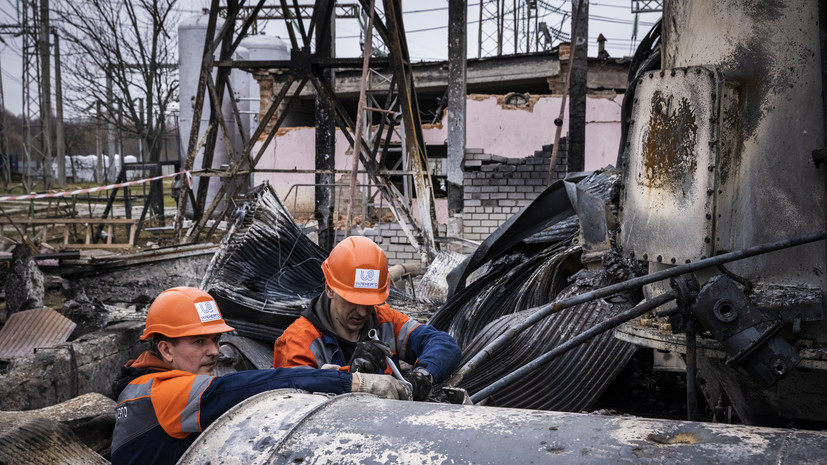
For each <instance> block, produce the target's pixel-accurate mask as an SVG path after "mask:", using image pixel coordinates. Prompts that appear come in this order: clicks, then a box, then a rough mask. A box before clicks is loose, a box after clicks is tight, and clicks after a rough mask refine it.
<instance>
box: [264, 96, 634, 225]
mask: <svg viewBox="0 0 827 465" xmlns="http://www.w3.org/2000/svg"><path fill="white" fill-rule="evenodd" d="M500 100H501V97H500ZM561 100H562V98H561V97H560V96H545V95H544V96H532V102H533V105H530V106H529V108H519V109H518V108H514V107H509V106H507V105H501V104H499V103H498V96H495V95H469V96H468V99H467V124H466V147H467V148H469V149H483V150H484V151H485V153H490V154H494V155H501V156H504V157H509V158H524V157H527V156H529V155H533V154H534V151H535V150H541V149H542V146H543V145H548V144H552V143H553V142H554V131H555V126H554V119H555V118H556V117H557V116H558V114H559V112H560V102H561ZM622 100H623V96H622V95H616V96H615V95H612V96H610V97H589V98H588V99H587V107H586V170H588V171H591V170H596V169H599V168H603V167H605V166H607V165H610V164H611V165H614V163H615V159H616V157H617V147H618V144H619V142H620V104H621V102H622ZM443 123H444V120H443ZM567 131H568V111H566V115H565V117H564V123H563V131H562V134H563V136H565V135H566V133H567ZM423 135H424V137H425V141H426V143H428V144H444V143H445V141H446V139H447V130H446V129H445V125H444V124H438V125H426V126H425V127H423ZM314 147H315V135H314V128H312V127H297V128H286V129H281V130H280V131H279V133H278V134H277V135H276V137H275V138H274V141H273V143H271V144H270V147H269V148H268V149H267V151H266V152H265V153H264V155H263V156H262V159H261V161H260V162H259V165H258V166H259V168H263V169H267V168H277V169H300V170H312V169H314V166H315V152H314V151H315V149H314ZM347 148H348V143H347V140H346V139H345V137H344V136H343V135H342V134H341V132H340V131H338V130H337V132H336V169H350V168H351V163H352V161H351V157H350V156H348V155H346V154H345V151H346V150H347ZM258 149H259V145H258V144H257V145H256V147H255V148H254V153H255V151H257V150H258ZM265 179H267V180H269V181H270V184H271V185H273V186H274V188H275V189H276V192H277V193H278V195H279V197H280V198H281V199H282V201H283V202H284V203H285V205H286V206H287V207H288V208H289V209H291V210H293V209H294V208H295V209H296V210H297V211H299V212H312V211H313V205H314V189H313V186H302V184H312V183H313V182H314V176H313V174H312V173H308V174H296V173H289V174H288V173H256V175H255V180H254V182H255V184H259V183H261V182H262V181H263V180H265ZM359 181H360V182H361V181H362V180H361V179H360V180H359ZM291 186H293V187H292V189H291ZM412 209H413V210H414V211H415V210H416V207H415V206H412ZM294 213H295V212H294ZM437 213H438V214H437V217H438V220H439V221H440V222H444V221H445V218H446V217H447V207H446V206H444V205H441V203H439V202H438V203H437Z"/></svg>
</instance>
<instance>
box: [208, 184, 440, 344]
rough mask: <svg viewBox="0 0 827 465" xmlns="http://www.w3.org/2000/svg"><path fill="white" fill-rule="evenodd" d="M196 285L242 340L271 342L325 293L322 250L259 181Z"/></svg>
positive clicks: (397, 302) (405, 301)
mask: <svg viewBox="0 0 827 465" xmlns="http://www.w3.org/2000/svg"><path fill="white" fill-rule="evenodd" d="M247 199H248V202H247V203H246V204H244V205H243V206H242V207H240V208H239V209H238V210H237V211H236V213H235V215H234V217H233V224H232V227H231V228H230V230H229V231H227V233H226V234H225V235H224V238H223V239H222V241H221V246H220V248H219V250H218V252H217V253H216V255H215V256H214V257H213V260H212V261H211V262H210V265H209V266H208V268H207V271H206V273H205V276H204V280H203V282H202V284H201V288H202V289H204V290H206V291H208V292H209V293H210V294H211V295H212V296H213V297H215V300H216V301H217V302H218V304H219V306H220V307H221V311H222V313H223V315H224V317H225V319H227V320H228V322H229V324H230V325H231V326H233V327H234V328H236V330H237V332H238V334H239V335H241V336H245V337H251V338H254V339H258V340H262V341H266V342H268V343H272V342H274V341H275V340H276V338H278V336H279V335H281V333H282V332H283V331H284V329H285V328H287V326H289V325H290V323H292V322H293V321H294V320H295V319H296V318H298V316H299V314H300V313H301V312H302V310H303V309H304V307H305V306H306V305H307V304H308V303H309V302H310V300H311V299H313V298H314V297H316V296H318V295H319V294H321V292H322V291H323V290H324V275H323V274H322V269H321V264H322V262H323V261H324V259H325V258H326V257H327V252H326V251H324V250H323V249H322V248H321V247H319V246H318V245H316V244H315V243H314V242H312V241H311V240H310V239H309V238H308V237H307V236H306V235H305V233H304V231H303V230H302V229H301V228H299V226H298V225H297V224H296V223H295V221H294V220H293V217H292V216H291V215H290V212H289V211H288V210H287V209H286V208H285V207H284V205H283V204H282V203H281V201H280V200H279V198H278V196H277V195H276V193H275V191H274V190H273V188H272V187H271V186H270V185H269V184H267V183H264V184H262V185H260V186H258V187H256V188H255V189H254V190H253V191H251V193H250V194H249V195H248V196H247ZM388 303H390V304H391V306H392V307H394V308H396V309H398V310H400V311H404V310H405V308H406V307H408V306H411V305H413V306H423V305H424V306H428V305H431V306H433V307H435V306H437V305H438V304H433V303H430V302H428V301H427V300H422V301H417V300H416V299H414V298H412V297H410V296H408V295H407V294H404V293H402V292H401V291H399V290H398V289H396V288H394V287H393V286H392V287H391V294H390V297H389V298H388Z"/></svg>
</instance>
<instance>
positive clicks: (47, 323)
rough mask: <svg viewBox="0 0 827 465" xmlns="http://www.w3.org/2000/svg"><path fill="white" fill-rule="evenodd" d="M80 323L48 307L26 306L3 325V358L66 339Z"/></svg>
mask: <svg viewBox="0 0 827 465" xmlns="http://www.w3.org/2000/svg"><path fill="white" fill-rule="evenodd" d="M75 327H77V324H76V323H74V322H73V321H72V320H70V319H68V318H66V317H65V316H63V315H61V314H60V313H58V312H56V311H54V310H52V309H51V308H48V307H43V308H36V309H34V310H24V311H22V312H17V313H14V314H12V315H11V317H9V320H8V321H7V322H6V324H5V325H3V327H2V328H0V360H4V361H10V360H13V359H15V358H18V357H23V356H26V355H31V354H32V353H33V352H34V349H36V348H38V347H53V346H55V345H57V344H60V343H62V342H66V341H67V340H68V339H69V336H70V335H71V334H72V331H74V330H75Z"/></svg>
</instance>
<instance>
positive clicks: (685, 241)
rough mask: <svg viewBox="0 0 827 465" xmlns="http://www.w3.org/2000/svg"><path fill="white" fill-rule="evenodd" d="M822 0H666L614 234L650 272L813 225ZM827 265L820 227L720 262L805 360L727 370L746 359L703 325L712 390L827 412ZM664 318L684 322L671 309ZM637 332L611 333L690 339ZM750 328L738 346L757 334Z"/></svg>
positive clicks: (761, 408)
mask: <svg viewBox="0 0 827 465" xmlns="http://www.w3.org/2000/svg"><path fill="white" fill-rule="evenodd" d="M820 8H825V6H824V2H814V1H811V0H779V1H773V2H754V1H750V0H733V1H727V2H720V1H716V0H697V1H691V2H687V1H665V2H664V10H663V21H662V31H663V32H662V37H661V42H660V48H661V66H660V69H655V70H650V71H647V72H645V73H641V74H640V75H639V78H638V79H636V81H635V86H634V87H632V86H630V89H632V88H633V89H634V99H633V100H631V101H633V102H634V104H633V105H632V109H631V112H630V115H629V118H628V121H629V130H628V133H627V138H626V140H627V143H626V147H624V155H623V165H622V169H623V189H622V194H621V195H620V207H619V210H620V211H621V213H620V215H619V223H620V233H619V240H618V244H619V245H620V247H621V248H622V251H623V253H624V254H625V255H626V256H627V257H629V258H633V259H635V260H643V261H647V262H649V270H650V272H651V271H659V270H661V269H664V268H667V267H671V266H675V265H680V264H683V263H690V262H694V261H697V260H700V259H703V258H705V257H711V256H713V255H719V254H722V253H726V252H731V251H737V250H742V249H745V248H747V247H752V246H756V245H759V244H766V243H769V242H773V241H777V240H786V239H792V238H797V237H800V236H802V235H804V234H807V233H817V232H821V231H824V229H825V206H827V204H826V203H825V167H824V165H823V164H822V165H820V166H819V164H818V163H816V162H815V160H814V158H813V152H814V150H816V149H820V148H823V147H824V137H825V134H824V133H825V129H824V113H823V97H822V84H823V83H822V76H824V75H825V72H824V69H823V65H822V60H821V57H822V54H823V53H824V52H823V51H822V50H821V46H820V40H819V34H820V28H821V30H822V32H823V30H824V24H823V23H822V22H820V21H819V14H820V11H819V9H820ZM825 268H827V244H825V242H824V241H818V242H814V243H810V244H807V245H803V246H798V247H793V248H789V249H785V250H783V251H776V252H773V253H769V254H763V255H758V256H754V257H751V258H748V259H743V260H739V261H736V262H733V263H731V264H728V265H727V269H728V270H726V272H727V273H729V272H732V273H734V275H737V276H738V277H739V278H738V279H739V281H740V282H742V283H747V281H748V282H749V284H748V285H744V286H741V287H742V288H741V290H740V293H741V294H742V295H743V296H744V298H747V299H749V302H748V303H749V307H752V306H754V307H755V308H756V309H757V310H758V311H759V312H764V313H765V314H766V317H765V318H766V320H767V321H769V320H779V321H780V324H778V325H777V328H776V329H777V333H774V334H777V335H780V336H779V337H775V336H774V340H775V341H784V340H786V342H785V343H787V344H789V347H784V348H780V349H779V350H781V351H782V352H785V353H788V354H789V353H793V350H794V351H795V352H797V353H798V354H799V355H800V356H801V359H802V361H801V363H800V365H799V366H798V368H797V369H793V368H792V365H793V364H790V367H789V368H790V369H789V370H788V369H787V368H786V367H785V368H784V369H783V370H782V371H783V374H784V377H783V380H780V381H779V382H778V383H777V384H774V385H772V386H766V384H767V382H766V381H767V380H764V382H761V380H755V379H754V376H753V377H751V376H746V374H745V372H744V371H743V370H740V369H734V366H735V363H734V361H738V360H744V359H743V357H741V358H740V359H739V358H738V355H739V354H738V353H731V350H730V352H729V353H728V352H724V351H723V350H721V346H720V344H718V345H714V344H710V343H709V341H704V340H703V339H706V338H701V340H700V341H699V347H709V346H711V345H714V346H715V347H716V350H715V351H714V352H710V351H702V353H700V354H699V358H698V370H699V374H700V375H701V377H702V378H704V379H705V380H706V381H707V388H708V389H707V390H708V391H710V392H712V395H713V396H714V398H712V399H711V402H713V403H715V402H717V401H718V399H719V398H721V399H723V398H724V397H728V399H729V401H731V402H732V405H733V406H734V407H735V409H736V411H737V413H738V414H739V416H740V417H741V419H742V421H744V422H746V423H749V424H762V425H772V426H776V425H783V424H787V423H788V422H790V421H801V420H803V421H811V422H825V421H827V408H822V406H825V405H827V403H826V402H825V400H827V394H825V392H824V389H822V386H823V385H824V382H825V380H826V379H827V350H825V349H827V322H826V321H825V319H824V301H825V297H827V296H826V295H825V290H827V273H826V272H825V271H827V270H826V269H825ZM720 273H723V271H721V270H718V269H715V268H710V269H708V270H703V271H701V272H698V273H696V276H697V278H698V280H699V281H700V284H701V286H703V285H705V284H706V282H707V281H709V280H710V278H712V277H713V276H715V275H718V274H720ZM669 287H670V285H669V283H668V282H666V281H662V282H660V283H655V284H652V285H650V286H647V288H646V289H645V292H646V295H647V297H652V296H655V295H659V294H662V293H664V292H671V289H670V288H669ZM709 297H710V298H709V299H707V300H706V302H720V299H715V298H714V297H716V296H715V295H712V296H709ZM696 304H697V302H696ZM744 308H747V307H744ZM699 310H700V311H703V309H699ZM708 310H712V309H708ZM693 311H695V310H693ZM755 315H759V313H756V314H755ZM739 318H740V316H739ZM670 323H672V329H673V330H675V329H679V328H680V324H678V323H679V321H678V318H674V319H672V320H671V321H670ZM740 323H741V322H740V321H736V322H733V324H740ZM702 329H703V330H704V331H707V332H710V331H712V330H713V328H709V327H706V328H702ZM646 331H647V333H648V334H647V335H646V336H643V335H642V331H641V328H632V329H630V330H629V331H625V330H621V331H619V332H618V334H619V337H621V338H623V339H624V340H626V341H628V342H634V343H638V344H641V345H646V346H648V347H653V348H657V349H666V350H670V351H675V350H677V351H682V350H685V349H683V348H682V345H683V344H682V343H673V341H670V338H672V337H673V335H672V334H658V333H657V331H654V330H653V331H648V330H646ZM631 332H637V333H638V334H637V335H635V334H631ZM624 334H625V335H627V336H628V337H627V336H624ZM766 334H769V333H766ZM711 342H713V343H714V342H716V341H714V340H713V341H711ZM751 342H754V344H752V345H749V346H748V347H746V348H747V349H749V350H751V349H753V348H755V347H757V346H759V345H762V344H764V343H765V342H766V340H763V339H760V338H756V339H754V340H753V341H751ZM746 352H747V351H745V353H746ZM750 353H751V354H757V353H760V351H758V352H750ZM766 353H767V354H769V357H765V358H764V359H763V360H758V359H757V358H753V359H754V360H756V363H763V364H765V365H772V362H773V360H774V357H775V356H776V355H777V352H776V353H774V354H775V355H773V353H771V352H766ZM741 355H743V354H741ZM725 360H729V362H726V363H725ZM779 366H780V365H779ZM751 368H755V367H751ZM747 371H749V370H747ZM779 379H781V377H780V376H779ZM756 381H758V382H756ZM721 389H723V390H724V391H725V393H726V396H723V395H721V392H720V390H721Z"/></svg>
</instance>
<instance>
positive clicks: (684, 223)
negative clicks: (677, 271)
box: [620, 67, 723, 264]
mask: <svg viewBox="0 0 827 465" xmlns="http://www.w3.org/2000/svg"><path fill="white" fill-rule="evenodd" d="M722 85H723V77H722V76H721V75H720V73H719V72H717V71H716V70H713V69H709V68H703V67H692V68H679V69H672V70H665V71H660V72H657V71H653V72H649V73H646V74H645V75H644V76H643V77H641V79H640V81H639V82H638V87H637V91H636V99H635V104H634V106H633V109H632V117H631V121H630V126H629V137H628V142H627V145H628V146H627V148H626V152H627V153H626V155H625V157H624V159H625V161H624V163H623V167H622V169H623V184H622V187H623V192H622V194H621V211H620V221H621V231H620V245H621V247H622V249H623V252H624V254H625V255H627V256H629V257H634V258H637V259H642V260H647V261H650V262H661V263H667V264H683V263H688V262H689V261H693V260H700V259H701V258H705V257H709V256H711V255H712V253H713V252H714V249H713V243H712V237H713V232H714V224H715V222H714V219H715V202H714V200H715V195H716V188H715V184H716V180H715V170H714V168H715V165H716V163H717V162H718V151H717V144H716V141H717V139H718V126H717V122H718V114H719V105H720V103H719V96H720V95H721V88H722Z"/></svg>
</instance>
